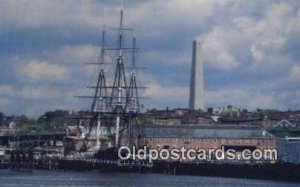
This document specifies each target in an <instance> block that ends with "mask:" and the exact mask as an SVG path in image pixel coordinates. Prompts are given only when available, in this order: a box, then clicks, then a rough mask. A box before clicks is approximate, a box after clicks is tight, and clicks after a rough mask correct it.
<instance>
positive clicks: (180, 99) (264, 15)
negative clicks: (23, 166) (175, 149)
mask: <svg viewBox="0 0 300 187" xmlns="http://www.w3.org/2000/svg"><path fill="white" fill-rule="evenodd" d="M123 6H124V17H125V25H126V26H127V27H130V28H135V34H136V36H137V43H138V47H139V48H141V53H140V54H139V56H138V62H139V64H140V66H146V67H147V69H146V70H143V71H142V72H140V73H139V76H140V78H141V79H142V80H143V81H142V82H143V84H144V85H145V86H148V87H149V89H147V90H145V91H144V92H143V95H144V96H146V97H151V98H152V99H148V100H145V101H143V103H144V105H145V107H146V108H152V107H157V108H165V107H166V106H170V107H187V103H188V93H189V78H190V66H191V54H192V41H193V39H195V38H201V39H203V40H204V51H203V52H204V61H205V75H204V76H205V78H204V81H205V86H204V87H205V104H206V106H207V107H209V106H210V107H217V106H226V105H228V104H232V105H234V106H236V107H241V108H248V109H250V110H254V109H256V108H269V109H281V110H286V109H299V108H300V87H299V85H300V62H299V59H300V9H299V7H300V1H299V0H294V1H293V0H284V1H279V0H264V1H261V0H257V1H256V0H249V1H244V0H198V1H194V0H185V1H182V0H170V1H160V0H153V1H137V0H135V1H123ZM119 10H120V1H117V0H116V1H108V0H102V1H100V0H97V1H96V0H95V1H88V0H85V1H83V0H81V1H79V0H78V1H77V0H54V1H50V0H49V1H46V0H44V1H37V0H23V1H15V0H2V1H0V70H1V73H0V111H3V112H5V113H6V114H26V115H28V116H31V117H36V116H38V115H40V114H42V113H43V112H45V111H46V110H52V109H68V110H79V109H87V108H88V106H89V105H90V102H89V101H87V100H79V99H76V98H74V97H73V96H74V95H84V94H89V93H90V91H89V90H88V89H86V86H87V85H93V84H94V82H95V77H96V73H97V69H96V68H95V67H91V66H86V65H85V64H84V63H86V62H97V59H98V57H99V50H100V49H99V43H100V41H101V29H102V28H103V25H104V24H105V25H106V26H107V27H114V26H117V25H118V19H119ZM111 36H113V34H112V35H111ZM111 39H113V37H111ZM111 41H113V40H111ZM113 42H115V41H113ZM113 42H112V43H113ZM128 43H129V42H128Z"/></svg>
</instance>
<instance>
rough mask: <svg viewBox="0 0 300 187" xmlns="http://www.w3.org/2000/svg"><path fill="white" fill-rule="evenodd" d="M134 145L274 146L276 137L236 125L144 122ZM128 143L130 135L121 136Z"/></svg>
mask: <svg viewBox="0 0 300 187" xmlns="http://www.w3.org/2000/svg"><path fill="white" fill-rule="evenodd" d="M136 133H137V134H136V135H137V136H136V137H137V138H135V141H134V142H135V145H137V146H139V147H143V146H147V147H149V148H158V149H162V148H167V149H171V148H181V147H185V148H193V149H199V148H211V149H218V148H221V147H222V146H224V148H225V149H227V148H231V149H239V150H241V149H250V150H254V149H256V148H258V149H264V148H275V147H276V143H275V142H276V141H275V138H274V137H273V136H272V135H271V134H269V133H268V132H266V131H264V130H260V129H257V128H253V127H249V126H248V127H237V126H235V125H218V126H199V125H184V126H183V125H172V126H170V125H164V126H163V125H144V126H142V127H140V129H139V130H138V131H137V132H136ZM121 145H128V138H127V137H126V135H124V136H123V137H122V138H121Z"/></svg>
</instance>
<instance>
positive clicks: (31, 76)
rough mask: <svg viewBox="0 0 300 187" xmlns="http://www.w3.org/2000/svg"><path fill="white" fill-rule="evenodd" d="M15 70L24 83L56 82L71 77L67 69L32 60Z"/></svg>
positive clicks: (16, 67)
mask: <svg viewBox="0 0 300 187" xmlns="http://www.w3.org/2000/svg"><path fill="white" fill-rule="evenodd" d="M15 69H16V72H17V73H18V75H19V76H20V78H21V81H24V82H55V81H61V80H65V79H67V78H68V77H69V71H68V69H67V68H65V67H63V66H59V65H56V64H51V62H46V61H39V60H30V61H29V62H23V63H22V64H19V65H17V66H15Z"/></svg>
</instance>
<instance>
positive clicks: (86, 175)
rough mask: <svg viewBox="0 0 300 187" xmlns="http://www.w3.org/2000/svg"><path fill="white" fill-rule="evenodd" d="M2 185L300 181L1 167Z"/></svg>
mask: <svg viewBox="0 0 300 187" xmlns="http://www.w3.org/2000/svg"><path fill="white" fill-rule="evenodd" d="M0 186H1V187H16V186H18V187H19V186H20V187H38V186H41V187H63V186H66V187H73V186H75V187H96V186H99V187H101V186H108V187H112V186H114V187H116V186H129V187H130V186H143V187H148V186H149V187H154V186H162V187H165V186H178V187H185V186H201V187H205V186H213V187H215V186H217V187H218V186H220V187H227V186H228V187H234V186H249V187H253V186H256V187H257V186H262V187H275V186H276V187H277V186H279V187H280V186H288V187H289V186H300V183H294V182H282V181H266V180H250V179H235V178H220V177H202V176H186V175H166V174H137V173H99V172H71V171H68V172H62V171H60V172H57V171H44V170H34V171H33V172H31V173H25V172H16V171H10V170H0Z"/></svg>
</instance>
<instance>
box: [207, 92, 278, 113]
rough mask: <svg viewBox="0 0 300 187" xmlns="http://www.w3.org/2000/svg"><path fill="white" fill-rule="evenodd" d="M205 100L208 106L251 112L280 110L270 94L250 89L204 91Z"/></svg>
mask: <svg viewBox="0 0 300 187" xmlns="http://www.w3.org/2000/svg"><path fill="white" fill-rule="evenodd" d="M205 99H206V100H207V104H208V105H210V106H226V105H233V106H237V107H241V108H247V109H252V110H253V109H256V108H264V109H282V106H281V105H279V104H278V103H277V101H276V99H275V98H274V96H273V95H272V94H271V93H262V92H261V91H258V90H255V89H253V88H251V87H249V88H231V89H225V88H224V89H218V90H206V91H205Z"/></svg>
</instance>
